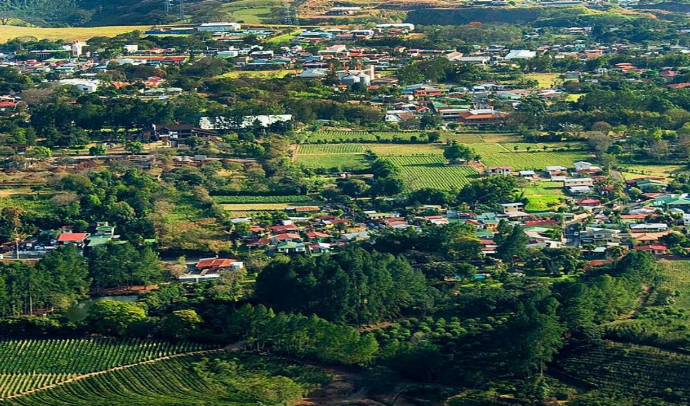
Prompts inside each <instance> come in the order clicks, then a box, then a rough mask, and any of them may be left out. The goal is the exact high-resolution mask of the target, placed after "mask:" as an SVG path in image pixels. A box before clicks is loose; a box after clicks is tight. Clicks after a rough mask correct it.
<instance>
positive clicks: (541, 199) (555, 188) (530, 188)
mask: <svg viewBox="0 0 690 406" xmlns="http://www.w3.org/2000/svg"><path fill="white" fill-rule="evenodd" d="M523 193H524V194H525V197H526V198H527V204H526V205H525V211H527V212H542V211H549V210H555V209H556V208H558V207H559V206H562V205H563V202H562V198H563V185H562V184H561V182H548V181H540V182H530V183H529V184H528V185H526V186H525V187H524V188H523Z"/></svg>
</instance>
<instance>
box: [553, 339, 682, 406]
mask: <svg viewBox="0 0 690 406" xmlns="http://www.w3.org/2000/svg"><path fill="white" fill-rule="evenodd" d="M557 365H558V367H559V368H560V369H562V370H564V371H565V372H567V373H568V374H570V375H571V376H574V377H575V378H577V379H580V380H582V381H584V382H587V383H589V384H591V385H592V386H594V387H597V388H598V391H599V392H601V393H604V394H606V395H613V396H620V397H633V396H634V397H635V398H637V399H642V398H647V399H648V398H664V399H666V400H671V399H672V400H673V401H672V403H667V404H677V405H687V404H690V386H688V384H687V382H688V379H690V356H689V355H684V354H679V353H675V352H671V351H664V350H661V349H658V348H654V347H647V346H640V345H631V344H620V343H615V342H612V341H603V342H602V343H601V344H599V345H596V344H592V345H590V346H589V347H586V348H581V349H575V350H571V351H569V354H568V355H567V356H565V357H563V358H561V359H559V360H557ZM668 389H671V392H670V393H669V391H668ZM670 394H672V396H669V395H670Z"/></svg>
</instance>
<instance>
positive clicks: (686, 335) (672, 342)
mask: <svg viewBox="0 0 690 406" xmlns="http://www.w3.org/2000/svg"><path fill="white" fill-rule="evenodd" d="M659 270H660V272H661V284H660V285H659V286H658V287H657V288H656V289H654V290H653V291H652V293H651V294H650V296H649V299H648V300H647V301H646V303H645V305H644V306H642V307H641V308H640V310H639V311H638V312H636V313H635V315H634V317H632V318H630V319H625V320H619V321H615V322H613V323H610V324H609V325H607V326H606V333H607V335H608V336H609V337H611V338H612V339H616V340H625V341H628V342H634V343H637V344H649V345H655V346H662V347H664V348H674V349H676V348H677V349H681V350H683V351H687V350H689V349H690V347H689V346H688V343H690V261H685V260H684V261H669V260H660V261H659Z"/></svg>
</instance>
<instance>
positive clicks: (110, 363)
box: [0, 338, 212, 399]
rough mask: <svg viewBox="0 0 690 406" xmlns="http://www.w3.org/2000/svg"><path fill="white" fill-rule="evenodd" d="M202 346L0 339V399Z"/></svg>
mask: <svg viewBox="0 0 690 406" xmlns="http://www.w3.org/2000/svg"><path fill="white" fill-rule="evenodd" d="M203 348H212V347H208V346H204V345H199V344H192V343H186V342H180V343H175V344H173V343H170V342H165V341H150V340H141V339H128V340H122V341H121V340H116V339H107V338H100V339H51V340H8V341H0V399H2V398H5V397H8V396H12V395H15V394H18V393H23V392H26V391H28V390H30V389H34V388H41V387H44V386H47V385H52V384H56V383H59V382H64V381H66V380H68V379H71V378H73V377H74V376H77V375H80V374H87V373H91V372H95V371H101V370H105V369H108V368H113V367H118V366H122V365H127V364H134V363H137V362H142V361H148V360H153V359H156V358H161V357H165V356H169V355H173V354H180V353H186V352H190V351H195V350H199V349H203Z"/></svg>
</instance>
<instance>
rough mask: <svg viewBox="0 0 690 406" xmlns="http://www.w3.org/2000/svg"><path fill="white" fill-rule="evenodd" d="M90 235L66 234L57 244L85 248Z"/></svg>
mask: <svg viewBox="0 0 690 406" xmlns="http://www.w3.org/2000/svg"><path fill="white" fill-rule="evenodd" d="M89 235H90V234H89V233H72V232H64V233H62V234H60V235H59V236H58V239H57V242H58V244H61V245H67V244H74V245H76V246H78V247H84V244H85V242H86V239H87V238H88V237H89Z"/></svg>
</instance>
